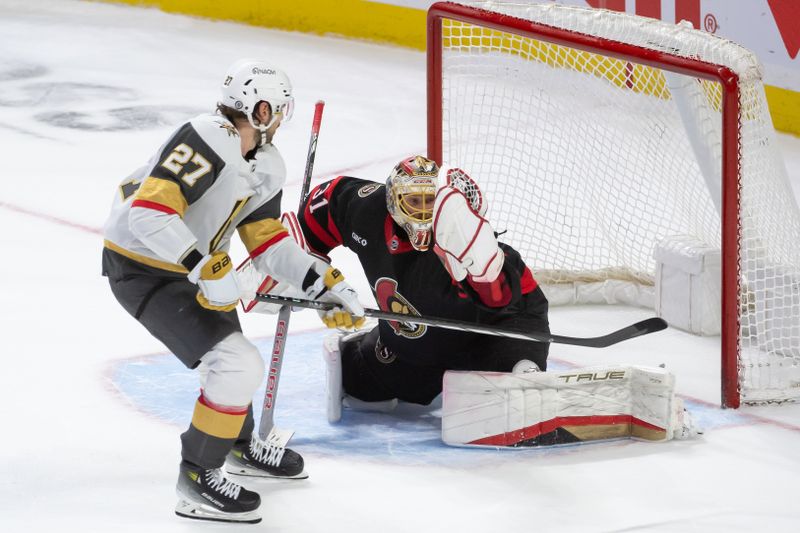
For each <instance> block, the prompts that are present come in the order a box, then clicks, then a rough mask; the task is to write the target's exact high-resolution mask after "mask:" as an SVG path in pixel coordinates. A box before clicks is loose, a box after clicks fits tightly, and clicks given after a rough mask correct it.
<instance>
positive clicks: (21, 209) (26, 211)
mask: <svg viewBox="0 0 800 533" xmlns="http://www.w3.org/2000/svg"><path fill="white" fill-rule="evenodd" d="M0 207H4V208H6V209H8V210H9V211H14V212H16V213H22V214H23V215H28V216H32V217H36V218H38V219H41V220H47V221H48V222H54V223H56V224H58V225H61V226H69V227H71V228H75V229H79V230H83V231H85V232H87V233H94V234H96V235H102V234H103V230H102V229H100V228H93V227H91V226H85V225H83V224H78V223H77V222H72V221H69V220H66V219H64V218H60V217H54V216H53V215H46V214H44V213H39V212H37V211H31V210H30V209H25V208H24V207H20V206H18V205H12V204H9V203H8V202H0Z"/></svg>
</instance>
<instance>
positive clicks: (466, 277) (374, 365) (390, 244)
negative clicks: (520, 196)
mask: <svg viewBox="0 0 800 533" xmlns="http://www.w3.org/2000/svg"><path fill="white" fill-rule="evenodd" d="M486 210H487V203H486V198H485V197H484V195H483V194H482V192H481V190H480V188H479V186H478V184H477V183H476V182H475V181H474V180H473V179H472V178H471V177H470V176H469V175H468V174H467V173H466V172H465V171H463V170H462V169H458V168H451V167H443V168H441V169H440V168H439V167H438V165H436V163H435V162H433V161H431V160H429V159H427V158H424V157H422V156H414V157H410V158H407V159H405V160H403V161H401V162H400V163H399V164H398V165H396V166H395V168H394V169H392V171H391V173H390V175H389V178H388V179H387V180H386V183H385V184H380V183H376V182H373V181H368V180H362V179H358V178H354V177H348V176H340V177H337V178H335V179H333V180H330V181H327V182H324V183H322V184H320V185H319V186H317V187H316V188H315V189H314V190H313V191H312V193H311V194H310V195H309V197H308V199H307V200H306V201H305V203H304V204H303V206H302V208H301V211H300V213H299V216H298V221H299V225H300V228H301V230H302V235H303V237H304V243H305V245H306V246H307V249H308V250H309V251H310V252H311V253H314V254H317V255H319V256H321V257H327V255H328V254H329V253H330V251H331V250H332V249H334V248H336V247H337V246H344V247H346V248H348V249H350V250H351V251H352V252H354V253H355V254H356V255H357V256H358V259H359V261H360V263H361V265H362V267H363V269H364V273H365V274H366V277H367V279H368V281H369V282H370V285H371V286H372V290H373V293H374V295H375V298H376V300H377V303H378V306H379V307H380V309H381V310H383V311H387V312H394V313H402V314H406V315H409V320H408V322H395V321H381V322H379V323H378V325H376V326H375V327H374V328H372V329H371V330H369V331H360V332H356V333H351V334H347V335H338V336H332V337H329V338H328V339H326V340H325V343H324V354H325V359H326V363H327V395H328V396H327V400H328V405H327V407H328V419H329V421H331V422H336V421H338V420H339V419H340V418H341V414H342V407H343V406H344V407H350V408H359V409H369V410H378V411H386V410H391V409H392V408H393V406H395V405H396V404H397V402H398V401H401V402H410V403H415V404H421V405H427V404H429V403H430V402H431V401H432V400H433V399H434V398H436V397H437V396H439V395H440V394H442V393H444V394H443V405H444V411H443V437H444V440H445V442H447V443H449V444H459V445H472V444H477V445H481V444H486V445H491V446H517V445H519V446H522V445H536V444H542V443H545V442H547V443H561V442H575V441H577V440H588V439H589V436H590V435H594V436H596V438H607V437H608V438H611V437H618V436H623V434H625V432H627V434H628V436H635V437H641V436H642V435H645V433H642V432H640V430H639V429H637V430H636V431H637V432H636V434H633V433H632V430H631V427H632V426H631V424H632V422H631V421H632V420H634V418H635V419H636V420H642V424H638V423H637V425H636V428H650V429H652V430H653V431H654V433H646V435H647V436H651V437H652V436H653V435H656V434H658V435H659V438H662V439H663V438H669V437H671V436H672V435H673V434H674V431H673V432H670V430H669V428H668V426H669V424H673V421H674V420H677V419H676V418H675V417H672V415H671V414H669V413H672V412H673V411H674V413H675V416H676V417H678V418H681V417H682V413H683V410H682V408H680V406H679V402H677V401H675V399H674V394H673V393H672V390H673V389H672V388H671V387H673V385H674V383H673V380H672V378H671V376H669V375H668V374H666V373H665V372H661V373H659V372H658V371H654V372H655V374H657V375H660V376H661V377H660V378H659V380H660V382H661V383H662V386H660V387H659V388H658V390H657V391H655V392H653V394H654V395H656V396H659V395H660V396H661V397H663V398H665V400H664V401H665V402H666V403H665V404H664V405H658V406H656V405H655V404H651V403H648V402H644V403H643V404H642V408H643V409H644V408H649V407H652V408H653V409H654V410H656V411H658V410H659V409H660V410H661V411H659V412H660V413H661V414H660V415H659V416H660V418H659V416H644V415H643V414H642V413H640V411H639V410H635V412H634V409H633V408H632V407H630V406H625V405H622V404H619V405H616V410H615V408H612V407H610V406H609V405H608V404H609V402H610V403H613V402H614V401H617V402H621V401H622V398H623V397H625V396H626V395H627V396H628V397H630V398H631V400H630V402H632V401H634V400H635V401H638V400H639V399H641V398H644V397H649V396H647V394H649V392H648V393H647V394H645V391H640V393H639V394H638V395H632V393H631V390H632V389H631V387H633V385H634V384H639V383H640V382H641V380H638V379H634V376H639V375H640V373H641V372H645V371H644V370H640V369H633V368H630V369H618V368H609V369H607V370H608V375H610V376H613V377H614V379H612V380H610V381H607V382H608V383H610V385H609V386H610V387H611V388H616V387H618V388H619V390H616V389H614V392H613V394H612V393H611V392H609V391H606V390H601V389H597V390H595V389H592V388H591V387H589V386H586V382H587V381H588V380H587V379H586V378H585V377H581V378H580V379H576V382H577V383H579V385H580V389H579V391H578V392H576V393H575V394H574V395H572V396H570V395H568V394H566V395H565V392H564V390H565V388H564V386H563V385H562V384H561V383H560V382H558V381H557V376H560V374H548V373H544V372H542V371H544V370H546V369H547V356H548V351H549V344H547V343H536V342H530V341H528V340H521V339H514V338H508V337H497V336H489V335H482V334H478V333H472V332H466V331H453V330H449V329H441V328H435V327H430V326H425V325H419V324H416V323H414V321H413V316H414V315H417V316H435V317H442V318H450V319H456V320H461V321H465V322H469V323H478V324H482V325H491V326H496V327H498V328H500V327H502V328H508V329H517V330H519V331H531V332H533V331H536V332H542V333H549V323H548V318H547V315H548V304H547V299H546V298H545V296H544V293H543V292H542V290H541V288H540V287H539V286H538V284H537V283H536V280H535V279H534V277H533V275H532V274H531V271H530V269H529V268H528V267H527V266H526V265H525V263H524V261H523V260H522V258H521V257H520V255H519V253H517V252H516V250H514V249H513V248H512V247H510V246H508V245H506V244H504V243H501V242H499V241H498V240H497V234H496V233H495V231H494V229H493V228H492V226H491V223H490V222H489V221H488V220H487V219H486V218H485V214H486ZM605 373H606V372H605V371H604V370H602V369H597V370H592V372H591V374H592V375H595V374H596V375H597V376H602V375H604V374H605ZM582 374H583V373H581V375H582ZM620 375H621V376H624V378H622V379H617V377H618V376H620ZM648 375H649V374H648ZM595 381H596V382H597V383H599V382H600V381H601V380H600V379H599V378H598V379H596V380H595ZM443 384H444V388H443ZM568 385H569V386H570V387H572V386H573V385H574V384H573V383H572V382H571V380H570V383H569V384H568ZM636 386H639V385H636ZM664 387H666V388H664ZM536 390H538V391H540V392H539V396H540V397H541V399H542V400H541V401H540V404H539V406H538V407H536V408H534V404H535V401H534V400H533V399H532V397H533V396H535V393H534V392H533V391H536ZM523 391H524V392H523ZM581 393H582V394H584V398H583V402H582V403H581V405H583V407H584V408H583V409H582V410H580V409H578V410H575V411H571V410H568V409H566V410H565V409H564V408H563V404H564V403H565V402H575V401H576V397H578V396H579V395H580V394H581ZM517 396H521V397H524V398H527V399H528V400H526V401H527V403H523V404H522V405H520V404H519V402H518V401H517ZM593 396H596V400H597V403H592V401H591V399H590V397H593ZM606 397H609V398H616V400H607V399H606ZM510 398H513V401H512V400H511V399H510ZM515 402H516V403H515ZM630 402H629V404H630ZM601 404H602V405H601ZM668 408H669V409H672V410H673V411H670V412H669V413H667V409H668ZM515 411H516V412H517V415H516V418H515V417H511V418H509V417H510V415H509V413H510V412H515ZM558 413H561V414H560V415H558V416H557V414H558ZM668 414H669V416H667V415H668ZM550 415H553V416H550ZM559 417H560V418H559ZM586 417H589V418H591V420H592V421H594V422H596V424H594V426H596V427H591V426H592V425H593V424H590V423H588V422H587V423H585V424H583V425H584V429H583V430H581V431H578V430H575V431H574V432H570V430H569V429H564V430H559V431H555V430H554V431H555V433H556V434H558V435H560V437H559V438H557V439H551V436H550V435H548V436H546V437H539V434H537V435H536V436H535V437H530V435H531V434H532V432H535V431H537V430H535V429H533V426H534V425H536V424H539V429H538V431H542V430H543V428H544V429H546V428H547V427H548V424H551V425H552V424H559V423H560V422H561V421H562V419H563V420H568V421H569V423H570V424H572V425H571V426H569V427H570V428H572V427H573V426H575V425H579V424H578V422H579V419H580V421H583V420H585V419H586ZM489 421H494V422H492V423H489ZM542 424H544V425H542ZM648 424H649V425H648ZM674 424H679V422H674ZM603 425H604V426H608V427H606V428H605V430H604V431H601V429H600V426H603ZM612 426H613V427H612ZM623 426H624V427H623ZM529 427H530V429H527V430H526V429H525V428H529ZM565 427H566V426H565ZM521 430H525V431H522V432H521V433H520V431H521ZM659 431H661V432H662V433H659ZM545 433H548V434H549V433H552V431H550V430H548V431H545ZM567 433H570V434H571V435H573V437H567V436H566V434H567ZM518 434H520V435H523V438H519V439H517V438H516V436H517V435H518ZM486 439H488V440H486ZM547 439H550V440H547ZM570 439H572V440H570ZM651 440H657V439H651Z"/></svg>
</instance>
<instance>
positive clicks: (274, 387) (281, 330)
mask: <svg viewBox="0 0 800 533" xmlns="http://www.w3.org/2000/svg"><path fill="white" fill-rule="evenodd" d="M324 109H325V102H323V101H322V100H319V101H318V102H317V103H316V104H315V105H314V120H313V121H312V123H311V138H310V139H309V141H308V155H307V156H306V169H305V172H304V173H303V186H302V187H301V189H300V206H299V207H298V208H297V210H298V211H300V209H302V207H303V202H304V201H305V199H306V197H307V196H308V191H309V189H311V174H312V172H313V170H314V158H315V157H316V154H317V139H318V138H319V129H320V126H321V125H322V111H323V110H324ZM291 316H292V308H291V307H289V306H287V305H284V306H283V307H282V308H281V310H280V311H279V312H278V323H277V325H276V326H275V339H274V340H273V342H272V354H271V356H270V361H269V366H268V370H267V386H266V390H265V391H264V402H263V404H262V408H261V420H260V421H259V424H258V436H259V437H260V438H261V439H262V440H266V438H267V436H268V435H269V432H270V430H271V429H272V427H273V426H274V425H275V421H274V417H275V415H274V413H275V400H276V399H277V397H278V383H279V381H280V378H281V367H282V366H283V352H284V348H285V346H286V334H287V333H288V331H289V319H290V318H291Z"/></svg>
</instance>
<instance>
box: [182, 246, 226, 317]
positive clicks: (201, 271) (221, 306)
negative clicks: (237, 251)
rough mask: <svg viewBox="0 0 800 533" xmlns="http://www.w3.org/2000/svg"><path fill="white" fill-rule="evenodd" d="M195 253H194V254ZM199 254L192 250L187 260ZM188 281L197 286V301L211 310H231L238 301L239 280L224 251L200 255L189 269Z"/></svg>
mask: <svg viewBox="0 0 800 533" xmlns="http://www.w3.org/2000/svg"><path fill="white" fill-rule="evenodd" d="M195 254H196V255H195ZM193 255H195V257H197V256H199V255H200V252H198V251H197V250H192V252H190V253H189V255H188V256H187V261H188V260H191V259H192V256H193ZM188 278H189V281H191V282H192V283H194V284H196V285H197V286H198V287H199V290H198V291H197V301H198V302H199V303H200V305H202V306H203V307H205V308H206V309H211V310H212V311H225V312H227V311H233V310H234V309H236V304H238V303H239V282H238V281H237V279H236V272H234V271H233V263H232V262H231V258H230V257H229V256H228V254H227V253H225V252H220V251H217V252H214V253H211V254H208V255H206V256H204V257H202V258H201V259H200V260H199V261H198V262H197V264H196V265H195V266H194V268H192V269H191V271H189V276H188Z"/></svg>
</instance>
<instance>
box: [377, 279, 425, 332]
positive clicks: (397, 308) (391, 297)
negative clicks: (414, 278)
mask: <svg viewBox="0 0 800 533" xmlns="http://www.w3.org/2000/svg"><path fill="white" fill-rule="evenodd" d="M375 299H376V300H377V301H378V307H380V308H381V310H382V311H385V312H387V313H402V314H404V315H414V316H422V315H421V314H420V313H419V311H417V310H416V309H414V306H413V305H411V303H410V302H409V301H408V300H406V299H405V298H403V295H402V294H400V293H399V292H397V281H395V280H393V279H391V278H379V279H378V280H377V281H376V282H375ZM389 325H390V326H391V327H392V329H393V330H394V332H395V334H396V335H400V336H402V337H406V338H409V339H416V338H419V337H422V336H423V335H425V332H426V331H428V326H425V325H422V324H411V323H408V322H398V321H396V320H390V321H389Z"/></svg>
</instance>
